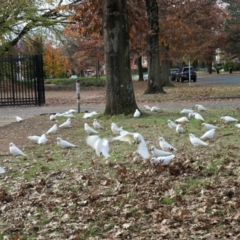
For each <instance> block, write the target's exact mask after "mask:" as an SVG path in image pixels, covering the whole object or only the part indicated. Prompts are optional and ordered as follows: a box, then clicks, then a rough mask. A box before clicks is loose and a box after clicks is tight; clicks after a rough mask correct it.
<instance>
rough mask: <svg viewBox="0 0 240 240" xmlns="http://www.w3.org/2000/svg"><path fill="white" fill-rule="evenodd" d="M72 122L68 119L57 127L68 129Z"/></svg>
mask: <svg viewBox="0 0 240 240" xmlns="http://www.w3.org/2000/svg"><path fill="white" fill-rule="evenodd" d="M71 124H72V121H71V118H68V119H67V121H66V122H64V123H62V124H61V125H59V127H60V128H69V127H71Z"/></svg>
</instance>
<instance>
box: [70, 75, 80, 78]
mask: <svg viewBox="0 0 240 240" xmlns="http://www.w3.org/2000/svg"><path fill="white" fill-rule="evenodd" d="M70 78H78V76H77V75H72V76H71V77H70Z"/></svg>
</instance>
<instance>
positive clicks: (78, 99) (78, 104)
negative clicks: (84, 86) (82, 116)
mask: <svg viewBox="0 0 240 240" xmlns="http://www.w3.org/2000/svg"><path fill="white" fill-rule="evenodd" d="M76 94H77V111H78V113H80V80H77V81H76Z"/></svg>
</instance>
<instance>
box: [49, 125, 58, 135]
mask: <svg viewBox="0 0 240 240" xmlns="http://www.w3.org/2000/svg"><path fill="white" fill-rule="evenodd" d="M57 129H58V127H57V124H54V125H53V126H52V127H51V128H49V130H48V131H47V132H46V134H50V133H56V132H57Z"/></svg>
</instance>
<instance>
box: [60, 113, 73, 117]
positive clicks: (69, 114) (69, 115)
mask: <svg viewBox="0 0 240 240" xmlns="http://www.w3.org/2000/svg"><path fill="white" fill-rule="evenodd" d="M62 116H63V117H66V118H75V116H74V115H73V114H72V113H63V115H62Z"/></svg>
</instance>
